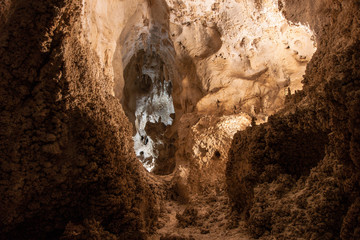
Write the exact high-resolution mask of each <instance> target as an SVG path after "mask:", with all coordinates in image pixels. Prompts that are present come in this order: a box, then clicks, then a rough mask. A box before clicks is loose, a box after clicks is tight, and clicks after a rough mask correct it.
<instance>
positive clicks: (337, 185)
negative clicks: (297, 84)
mask: <svg viewBox="0 0 360 240" xmlns="http://www.w3.org/2000/svg"><path fill="white" fill-rule="evenodd" d="M283 3H284V4H282V5H284V8H283V11H284V13H285V16H286V17H287V18H288V19H290V20H294V21H301V22H303V23H305V22H307V23H309V24H310V27H311V28H312V29H314V30H315V31H316V34H317V39H318V41H317V42H318V50H317V52H316V53H315V54H314V56H313V59H312V60H311V61H310V63H309V65H308V67H307V70H306V75H305V77H304V81H303V83H304V90H303V91H302V92H298V93H297V94H295V95H292V96H288V98H287V99H288V104H287V106H285V109H284V110H283V111H281V112H280V113H278V114H275V115H274V116H273V117H271V118H270V120H269V122H268V123H266V124H264V125H261V126H256V127H253V128H248V129H247V130H246V131H244V132H239V133H237V134H236V136H235V137H234V141H233V144H232V148H231V149H230V155H229V162H228V165H227V184H228V192H229V195H230V197H231V199H232V200H233V203H234V206H235V208H236V209H237V210H239V211H240V212H242V213H243V216H244V219H246V221H247V223H248V229H249V230H250V232H251V233H252V235H253V236H255V237H257V238H261V239H271V237H276V238H277V239H298V238H299V237H301V239H340V238H341V239H357V238H358V237H359V231H358V229H359V228H358V226H359V223H358V221H357V220H355V219H356V218H358V217H359V214H358V211H357V210H355V209H356V208H357V207H356V206H357V205H358V198H357V196H359V194H360V188H359V181H358V180H359V175H360V171H359V154H358V142H359V141H358V138H359V126H360V125H359V124H358V123H359V116H358V114H359V107H360V98H359V95H358V92H359V90H360V85H359V78H360V72H359V66H360V62H359V59H360V58H359V43H360V42H359V39H360V30H359V29H360V28H359V14H358V12H359V10H360V5H359V2H358V1H341V2H338V1H319V2H316V4H314V2H312V1H303V2H301V3H300V2H297V1H283ZM294 123H295V124H294ZM355 216H357V217H355ZM350 219H352V220H350ZM350 222H351V223H350Z"/></svg>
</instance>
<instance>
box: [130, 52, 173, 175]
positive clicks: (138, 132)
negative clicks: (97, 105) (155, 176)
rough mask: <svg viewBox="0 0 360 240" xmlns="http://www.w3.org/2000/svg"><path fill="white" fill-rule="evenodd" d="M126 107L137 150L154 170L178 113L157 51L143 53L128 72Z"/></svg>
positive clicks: (169, 80) (146, 163) (134, 60)
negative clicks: (169, 129) (168, 127)
mask: <svg viewBox="0 0 360 240" xmlns="http://www.w3.org/2000/svg"><path fill="white" fill-rule="evenodd" d="M124 79H125V86H124V99H123V106H124V109H125V113H126V115H127V116H128V118H129V120H130V121H131V122H132V123H133V125H134V135H133V139H134V150H135V153H136V156H137V157H138V158H139V160H140V161H141V162H142V163H143V165H144V167H145V168H146V169H147V170H148V171H152V170H153V169H154V167H155V165H156V159H157V158H158V156H159V147H161V146H162V145H164V141H165V138H164V133H165V131H166V128H167V126H171V125H172V123H173V118H174V114H175V110H174V105H173V99H172V95H171V93H172V82H171V79H170V77H169V73H168V70H167V67H166V65H165V63H164V61H163V60H162V59H161V57H160V56H159V55H158V54H156V53H155V52H153V51H150V50H149V51H146V52H145V51H144V50H141V51H139V52H138V53H137V54H136V55H134V56H133V57H132V59H131V61H130V62H129V64H128V65H127V66H126V68H125V71H124Z"/></svg>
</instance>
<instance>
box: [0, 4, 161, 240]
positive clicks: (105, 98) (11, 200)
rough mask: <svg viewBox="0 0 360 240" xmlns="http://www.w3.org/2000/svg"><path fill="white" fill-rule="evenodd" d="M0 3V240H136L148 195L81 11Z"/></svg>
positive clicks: (146, 221) (144, 228)
mask: <svg viewBox="0 0 360 240" xmlns="http://www.w3.org/2000/svg"><path fill="white" fill-rule="evenodd" d="M1 4H3V2H2V3H1ZM10 6H11V7H10V9H9V10H8V11H7V12H8V13H9V14H7V15H6V14H5V13H4V12H3V8H0V10H1V15H0V16H3V13H4V14H5V16H6V17H7V22H6V23H5V24H1V25H0V30H1V40H0V84H1V87H0V91H1V94H0V96H1V100H0V102H1V103H0V104H1V106H0V109H1V117H0V125H1V130H0V131H1V132H0V143H1V144H0V148H1V149H0V159H1V165H0V176H1V177H0V216H1V217H0V238H1V239H58V238H59V237H60V236H61V235H63V233H64V238H63V239H119V238H121V239H124V238H127V239H128V237H129V236H131V237H134V238H136V239H142V238H145V235H146V232H148V231H149V230H150V229H151V225H152V222H153V221H154V219H155V216H156V210H154V208H153V206H154V204H155V200H154V196H153V193H152V192H151V190H150V188H149V185H147V184H145V183H144V180H143V177H142V175H143V174H142V171H143V170H142V167H140V164H139V163H138V161H137V160H136V158H135V155H134V153H133V149H132V148H133V143H132V140H131V127H130V124H129V123H128V121H127V119H126V117H125V115H124V113H123V111H122V108H121V105H120V103H119V101H118V100H117V99H115V98H114V97H113V96H111V95H110V94H109V93H110V92H111V91H112V90H111V87H110V86H111V84H110V79H108V78H106V75H104V74H103V73H102V72H101V68H100V66H99V61H98V58H97V57H96V55H95V54H94V52H92V50H91V49H90V48H89V47H88V46H89V45H88V43H87V42H86V41H84V40H83V38H82V34H83V33H81V23H80V22H79V21H78V20H77V19H79V17H80V14H81V12H80V9H81V5H80V4H79V3H76V1H38V2H36V1H35V2H34V1H22V0H17V1H15V0H14V1H11V4H10ZM64 231H65V232H64ZM100 236H101V237H100Z"/></svg>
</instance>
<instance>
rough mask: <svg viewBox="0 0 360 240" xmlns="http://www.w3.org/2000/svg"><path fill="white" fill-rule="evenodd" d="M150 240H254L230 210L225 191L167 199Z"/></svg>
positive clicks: (162, 205) (163, 203) (162, 204)
mask: <svg viewBox="0 0 360 240" xmlns="http://www.w3.org/2000/svg"><path fill="white" fill-rule="evenodd" d="M149 239H151V240H191V239H194V240H195V239H196V240H198V239H200V240H201V239H229V240H230V239H237V240H242V239H251V238H250V236H248V234H247V233H246V230H245V223H244V222H242V221H239V219H238V218H237V217H236V216H235V215H234V214H232V213H231V207H230V204H229V199H228V197H227V195H226V193H225V191H222V192H216V191H210V192H207V193H202V194H198V195H194V196H192V197H191V199H190V201H189V202H188V203H180V202H178V201H174V200H171V199H168V200H164V201H163V202H162V203H161V207H160V216H159V221H158V224H157V226H156V232H155V233H154V234H153V235H152V236H151V237H150V238H149Z"/></svg>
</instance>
